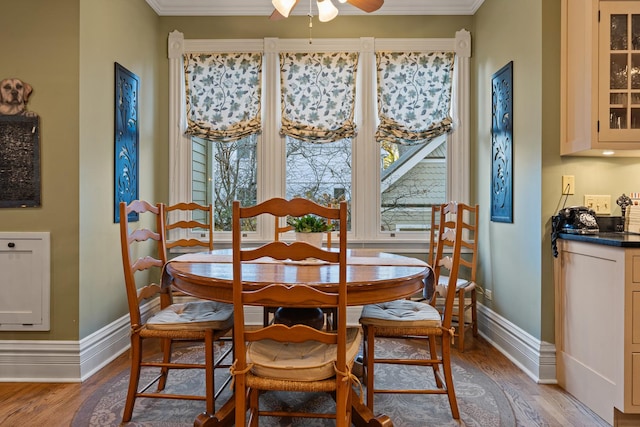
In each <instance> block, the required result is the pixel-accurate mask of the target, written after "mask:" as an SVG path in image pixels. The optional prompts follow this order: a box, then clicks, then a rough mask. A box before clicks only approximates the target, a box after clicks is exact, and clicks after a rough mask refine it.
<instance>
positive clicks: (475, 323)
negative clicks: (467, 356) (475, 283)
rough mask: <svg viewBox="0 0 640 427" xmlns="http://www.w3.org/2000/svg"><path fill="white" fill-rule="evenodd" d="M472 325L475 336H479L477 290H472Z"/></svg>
mask: <svg viewBox="0 0 640 427" xmlns="http://www.w3.org/2000/svg"><path fill="white" fill-rule="evenodd" d="M471 323H472V325H471V327H472V330H473V336H474V337H477V336H478V309H477V304H476V290H475V289H472V290H471Z"/></svg>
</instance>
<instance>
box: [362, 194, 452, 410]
mask: <svg viewBox="0 0 640 427" xmlns="http://www.w3.org/2000/svg"><path fill="white" fill-rule="evenodd" d="M456 207H457V206H456V204H455V203H449V204H447V205H446V206H444V207H443V208H442V210H441V212H440V217H439V223H440V229H441V232H440V233H438V236H439V237H438V244H437V252H436V255H435V261H434V263H433V269H434V277H433V280H427V281H426V283H427V285H428V286H435V284H436V283H438V278H439V277H440V276H441V275H444V274H445V271H446V272H448V277H449V280H448V283H447V285H446V287H445V288H444V289H442V290H441V292H442V293H443V294H445V295H446V297H445V302H444V305H443V310H442V311H438V309H436V308H435V307H434V306H433V305H431V304H430V303H428V302H425V301H414V300H411V299H402V300H396V301H391V302H384V303H379V304H368V305H365V306H364V308H363V309H362V314H361V317H360V324H361V325H362V327H363V330H364V346H363V367H364V376H365V378H366V388H367V406H368V407H369V409H371V410H372V411H373V408H374V395H375V394H376V393H415V394H446V395H447V397H448V399H449V405H450V406H451V415H452V416H453V418H454V419H459V418H460V412H459V411H458V403H457V400H456V394H455V390H454V385H453V376H452V373H451V340H452V339H453V336H454V333H455V331H454V328H453V326H452V324H451V322H452V314H453V300H454V298H455V296H456V282H457V279H458V271H459V264H460V253H461V249H462V238H461V236H462V227H457V226H456V225H457V224H458V223H459V222H460V216H461V215H462V212H463V211H462V210H457V209H456ZM450 213H451V214H454V219H452V220H448V219H447V215H449V214H450ZM445 253H446V254H447V255H445ZM433 292H435V290H433ZM387 337H396V338H402V337H406V338H424V339H425V344H427V345H428V348H429V358H428V359H418V358H410V359H392V358H381V357H376V355H375V340H376V338H380V339H384V338H387ZM438 343H439V351H438ZM375 364H402V365H417V366H427V367H431V368H432V370H433V373H434V376H435V385H436V387H435V388H424V389H403V388H397V389H379V388H376V384H375V378H374V373H375V370H374V366H375ZM440 368H442V371H441V370H440ZM400 384H401V381H400ZM400 384H399V385H400Z"/></svg>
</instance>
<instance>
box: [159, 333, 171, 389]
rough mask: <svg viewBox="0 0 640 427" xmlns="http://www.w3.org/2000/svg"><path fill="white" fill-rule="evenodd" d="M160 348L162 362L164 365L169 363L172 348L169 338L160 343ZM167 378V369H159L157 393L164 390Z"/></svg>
mask: <svg viewBox="0 0 640 427" xmlns="http://www.w3.org/2000/svg"><path fill="white" fill-rule="evenodd" d="M161 346H162V354H163V355H162V361H163V362H164V363H171V350H172V348H173V341H172V340H171V339H169V338H163V339H162V341H161ZM168 376H169V368H167V367H163V368H161V369H160V380H159V381H158V391H161V390H164V387H165V386H166V385H167V377H168Z"/></svg>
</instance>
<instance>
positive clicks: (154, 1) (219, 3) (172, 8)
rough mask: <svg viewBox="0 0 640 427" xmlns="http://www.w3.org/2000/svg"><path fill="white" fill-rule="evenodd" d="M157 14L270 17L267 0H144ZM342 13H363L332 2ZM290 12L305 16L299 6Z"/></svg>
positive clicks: (413, 0) (462, 2) (437, 6)
mask: <svg viewBox="0 0 640 427" xmlns="http://www.w3.org/2000/svg"><path fill="white" fill-rule="evenodd" d="M146 2H147V3H148V4H149V6H151V8H152V9H153V10H154V11H155V12H156V13H157V14H158V15H160V16H269V15H271V12H273V6H272V5H271V2H270V1H269V0H146ZM483 2H484V0H388V1H387V2H386V3H385V4H384V5H383V6H382V7H381V8H380V9H378V10H377V11H376V12H373V13H371V15H473V14H474V13H475V12H476V11H477V10H478V8H479V7H480V6H481V5H482V3H483ZM334 4H335V6H336V7H337V8H338V9H339V10H340V14H342V15H365V13H364V12H362V11H361V10H360V9H358V8H356V7H354V6H352V5H350V4H348V3H345V4H342V3H339V2H337V1H334ZM292 15H307V9H306V8H305V7H303V5H302V4H300V5H298V7H296V8H295V10H294V11H293V12H292Z"/></svg>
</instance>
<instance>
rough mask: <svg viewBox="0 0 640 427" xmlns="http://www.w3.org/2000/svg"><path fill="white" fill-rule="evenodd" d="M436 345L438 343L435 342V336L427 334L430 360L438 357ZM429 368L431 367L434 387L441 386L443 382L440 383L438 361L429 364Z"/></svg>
mask: <svg viewBox="0 0 640 427" xmlns="http://www.w3.org/2000/svg"><path fill="white" fill-rule="evenodd" d="M437 345H438V343H437V340H436V337H435V336H433V335H429V357H430V358H431V360H437V359H438V348H437ZM431 369H433V377H434V378H435V380H436V387H438V388H442V387H443V384H442V381H441V380H440V368H439V367H438V363H433V364H432V365H431Z"/></svg>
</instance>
